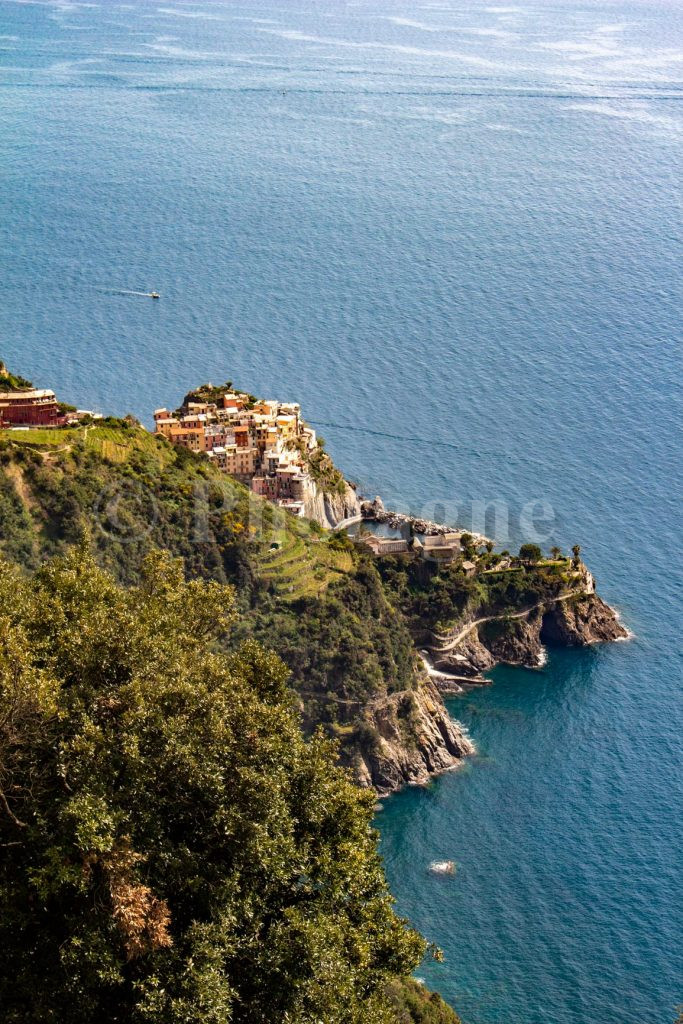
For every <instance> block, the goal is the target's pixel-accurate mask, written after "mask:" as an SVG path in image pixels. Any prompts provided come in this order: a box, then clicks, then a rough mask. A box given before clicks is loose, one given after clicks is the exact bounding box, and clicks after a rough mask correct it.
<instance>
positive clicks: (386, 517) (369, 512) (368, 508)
mask: <svg viewBox="0 0 683 1024" xmlns="http://www.w3.org/2000/svg"><path fill="white" fill-rule="evenodd" d="M360 514H361V516H362V517H363V519H365V520H367V521H368V522H374V523H382V524H383V525H385V526H389V527H390V528H391V529H392V530H401V529H403V528H404V527H406V526H407V527H410V528H411V529H412V530H413V532H414V533H420V534H424V535H425V536H427V537H445V536H446V535H447V534H451V533H453V534H457V535H460V534H461V533H462V531H461V530H455V529H454V528H453V527H452V526H446V525H445V524H444V523H433V522H431V521H430V520H429V519H420V518H417V517H415V516H410V515H406V514H405V513H403V512H390V511H389V510H388V509H386V508H385V507H384V502H383V501H382V499H381V498H380V497H379V496H377V497H376V498H375V499H374V500H373V501H362V502H361V505H360Z"/></svg>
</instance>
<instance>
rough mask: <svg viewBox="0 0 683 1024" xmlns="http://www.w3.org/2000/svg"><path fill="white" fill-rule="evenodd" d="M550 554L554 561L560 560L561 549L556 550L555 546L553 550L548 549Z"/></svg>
mask: <svg viewBox="0 0 683 1024" xmlns="http://www.w3.org/2000/svg"><path fill="white" fill-rule="evenodd" d="M550 554H551V555H552V556H553V558H554V559H555V561H557V560H558V559H560V558H562V548H558V546H557V544H556V545H555V547H554V548H551V549H550Z"/></svg>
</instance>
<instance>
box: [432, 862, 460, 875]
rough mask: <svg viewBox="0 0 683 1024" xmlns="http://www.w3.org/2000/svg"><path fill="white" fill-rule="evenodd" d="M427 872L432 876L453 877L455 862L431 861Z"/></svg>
mask: <svg viewBox="0 0 683 1024" xmlns="http://www.w3.org/2000/svg"><path fill="white" fill-rule="evenodd" d="M429 870H430V871H431V873H432V874H433V875H454V874H455V861H454V860H433V861H432V863H431V864H430V865H429Z"/></svg>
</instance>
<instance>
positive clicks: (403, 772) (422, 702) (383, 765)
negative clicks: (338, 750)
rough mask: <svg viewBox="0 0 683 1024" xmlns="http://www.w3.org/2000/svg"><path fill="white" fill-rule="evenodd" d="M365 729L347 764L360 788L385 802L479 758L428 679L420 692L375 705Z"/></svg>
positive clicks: (391, 697) (422, 680) (369, 710)
mask: <svg viewBox="0 0 683 1024" xmlns="http://www.w3.org/2000/svg"><path fill="white" fill-rule="evenodd" d="M364 725H365V728H364V730H363V734H362V739H361V742H359V744H358V745H357V746H356V747H355V748H354V749H353V750H351V751H349V753H348V755H347V757H346V760H347V762H348V763H349V764H350V765H351V767H352V769H353V772H354V775H355V778H356V781H357V782H358V783H359V785H361V786H365V787H370V786H372V787H374V788H375V789H376V790H377V792H378V793H379V794H380V795H382V796H384V795H387V794H388V793H393V792H395V791H396V790H398V789H401V787H402V786H405V785H424V784H425V783H426V782H428V781H429V778H430V777H431V776H433V775H436V774H438V773H439V772H444V771H449V770H450V769H453V768H456V767H457V766H458V764H459V763H460V762H461V761H462V759H463V758H464V757H467V756H468V755H469V754H473V753H474V752H475V750H474V744H473V743H472V741H471V740H470V739H469V737H468V736H467V735H466V734H465V732H464V731H463V729H462V726H460V725H459V724H458V723H457V722H455V721H453V719H451V718H450V716H449V714H448V712H447V710H446V708H445V706H444V703H443V700H442V698H441V694H440V693H439V691H438V689H437V688H436V686H435V685H434V683H433V682H432V681H431V680H430V679H428V678H426V677H425V676H421V677H420V685H419V686H418V687H417V688H416V689H415V690H407V691H404V692H402V693H395V694H391V695H389V696H387V697H386V698H384V699H382V700H380V701H377V702H375V703H373V704H371V705H369V706H368V707H367V708H366V711H365V716H364Z"/></svg>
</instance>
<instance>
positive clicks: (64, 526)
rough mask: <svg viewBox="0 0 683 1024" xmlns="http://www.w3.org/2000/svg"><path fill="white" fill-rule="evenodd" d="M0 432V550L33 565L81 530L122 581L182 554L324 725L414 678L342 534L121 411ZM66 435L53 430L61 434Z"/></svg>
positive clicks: (378, 593) (403, 643) (398, 623)
mask: <svg viewBox="0 0 683 1024" xmlns="http://www.w3.org/2000/svg"><path fill="white" fill-rule="evenodd" d="M39 433H43V432H36V431H26V432H24V431H22V432H21V433H19V434H14V433H10V432H8V433H7V434H6V435H5V441H4V442H3V440H2V435H1V434H0V509H2V510H4V514H3V515H2V516H1V517H0V552H4V554H5V556H6V557H7V558H10V559H12V560H13V561H16V562H18V563H19V564H21V565H22V566H26V567H28V568H35V567H37V566H39V565H40V564H41V562H42V561H44V559H45V558H46V557H50V556H52V555H56V554H60V553H63V552H64V551H65V550H66V549H67V548H68V547H69V546H70V545H73V544H76V543H79V542H80V540H81V538H82V537H83V536H87V537H88V543H89V545H90V548H91V550H92V552H93V553H94V555H95V557H96V558H97V561H98V563H99V564H100V565H101V566H103V567H105V568H107V569H108V570H109V571H110V572H111V573H112V574H113V575H114V576H115V577H116V578H117V579H118V580H119V581H120V582H122V583H125V584H127V585H131V584H135V583H137V582H138V581H139V578H140V572H141V567H142V564H143V561H144V558H145V557H146V555H148V554H149V553H150V552H151V551H154V550H157V549H166V550H168V551H170V552H171V553H172V554H174V555H176V556H179V557H182V559H183V562H184V565H185V571H186V574H187V576H188V577H189V578H203V579H213V580H216V581H218V582H220V583H232V584H234V585H235V586H236V587H237V594H238V603H239V606H240V610H241V612H242V613H243V615H242V616H241V618H240V621H239V622H238V624H237V625H236V627H235V636H239V637H240V639H243V638H246V637H248V636H251V637H256V638H258V639H259V640H260V641H262V642H263V644H264V645H265V646H267V647H269V648H271V649H273V650H275V651H276V652H277V653H278V654H280V656H281V657H283V659H284V660H285V661H286V663H287V665H288V666H289V668H290V670H291V672H292V682H293V685H294V686H295V687H296V688H297V689H298V690H299V691H300V692H301V694H302V699H303V702H304V712H305V713H304V718H305V721H306V723H307V724H308V725H310V726H311V727H312V726H313V725H315V724H317V723H319V722H323V723H324V724H326V725H328V726H329V727H330V729H331V731H333V730H332V726H333V725H335V724H339V723H341V724H344V723H347V722H348V720H349V716H351V718H354V717H355V716H356V715H357V713H358V710H359V707H360V706H361V705H362V704H363V703H365V702H366V701H367V699H369V697H371V696H377V695H378V694H381V693H382V692H386V691H387V690H389V691H391V690H399V689H406V688H410V687H411V686H412V685H414V665H413V648H412V641H411V638H410V635H409V633H408V630H407V627H406V624H405V623H404V622H403V621H402V619H401V618H400V617H399V616H397V615H396V614H395V610H394V609H393V608H392V607H391V605H390V603H389V602H388V600H387V597H386V594H385V592H384V590H383V588H382V584H381V580H380V577H379V574H378V572H377V569H376V567H375V564H374V561H373V559H372V558H371V557H370V556H367V555H361V554H360V553H358V552H357V551H356V549H355V548H354V546H353V545H352V544H351V543H350V542H349V541H348V540H347V538H345V537H338V536H335V535H330V534H327V533H325V532H324V531H322V530H321V529H320V528H318V527H317V526H316V525H315V524H311V523H308V522H306V521H305V520H297V519H295V518H294V517H292V516H290V515H289V514H288V513H286V512H282V511H281V510H278V509H277V508H275V507H274V506H272V505H270V504H269V503H268V502H265V501H262V500H261V499H260V498H257V497H256V496H254V495H252V494H250V493H249V491H247V490H246V488H244V487H243V486H242V485H240V484H238V483H237V482H236V481H235V480H233V479H232V478H231V477H229V476H226V475H225V474H223V473H220V471H218V470H215V469H214V468H213V467H212V466H211V465H210V464H209V463H208V462H207V461H206V460H205V459H203V458H202V457H201V456H197V455H193V454H192V453H190V452H188V451H186V450H184V449H182V448H174V447H172V446H171V445H169V444H167V443H166V442H165V441H164V440H162V439H159V438H156V437H154V436H153V435H151V434H149V433H147V432H146V431H144V430H142V429H140V428H138V427H135V426H132V425H130V424H128V423H125V422H123V421H115V420H108V421H104V422H103V423H102V424H99V425H98V426H96V427H90V428H88V429H87V430H86V429H81V430H76V431H73V432H59V433H60V435H61V437H62V439H63V441H62V444H61V445H55V444H54V433H53V432H50V431H45V432H44V433H46V434H48V435H49V436H48V438H47V440H48V442H49V444H46V445H43V446H40V445H39V443H38V437H37V436H36V435H38V434H39ZM65 435H66V443H64V439H65Z"/></svg>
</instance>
